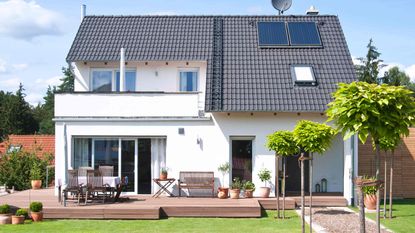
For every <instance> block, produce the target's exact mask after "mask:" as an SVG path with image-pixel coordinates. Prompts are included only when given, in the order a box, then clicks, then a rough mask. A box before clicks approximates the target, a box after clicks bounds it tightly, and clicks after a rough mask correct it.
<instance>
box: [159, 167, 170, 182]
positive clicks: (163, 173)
mask: <svg viewBox="0 0 415 233" xmlns="http://www.w3.org/2000/svg"><path fill="white" fill-rule="evenodd" d="M168 170H169V169H168V168H167V167H162V168H161V169H160V180H167V174H168Z"/></svg>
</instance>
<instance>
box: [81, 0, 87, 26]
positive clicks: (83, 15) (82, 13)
mask: <svg viewBox="0 0 415 233" xmlns="http://www.w3.org/2000/svg"><path fill="white" fill-rule="evenodd" d="M85 15H86V5H85V4H82V5H81V22H82V20H83V19H84V17H85Z"/></svg>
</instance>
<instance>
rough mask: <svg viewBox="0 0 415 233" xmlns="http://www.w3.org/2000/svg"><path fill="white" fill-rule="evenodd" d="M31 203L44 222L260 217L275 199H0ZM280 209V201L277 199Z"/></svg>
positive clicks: (329, 201) (290, 205)
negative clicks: (78, 201) (38, 203)
mask: <svg viewBox="0 0 415 233" xmlns="http://www.w3.org/2000/svg"><path fill="white" fill-rule="evenodd" d="M32 201H41V202H42V203H43V206H44V207H43V212H44V217H45V218H47V219H160V218H161V217H223V218H229V217H232V218H234V217H237V218H257V217H261V211H262V209H267V210H269V209H276V199H275V198H266V199H261V198H251V199H245V198H242V199H218V198H186V197H181V198H178V197H176V198H169V197H160V198H152V197H151V196H149V195H136V196H129V200H128V201H124V202H122V203H111V202H108V203H105V204H103V203H98V202H94V203H88V205H80V206H78V205H76V204H75V203H71V202H69V203H68V206H67V207H63V206H62V205H61V204H60V203H58V199H57V197H55V196H54V195H53V189H42V190H27V191H22V192H17V193H14V194H11V195H6V196H2V197H0V203H1V204H3V203H7V204H9V205H11V206H12V207H14V208H27V207H28V206H29V203H30V202H32ZM285 202H286V209H294V208H295V207H296V206H298V205H299V204H300V198H299V197H286V201H285ZM313 203H314V205H316V206H317V205H318V206H345V205H347V203H346V200H345V199H344V198H343V197H334V196H320V197H314V198H313ZM280 205H281V206H282V200H280Z"/></svg>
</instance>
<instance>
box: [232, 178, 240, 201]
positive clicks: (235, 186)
mask: <svg viewBox="0 0 415 233" xmlns="http://www.w3.org/2000/svg"><path fill="white" fill-rule="evenodd" d="M241 189H242V182H241V180H240V179H239V177H235V178H234V179H233V181H232V184H231V189H230V195H231V198H232V199H239V194H240V193H241Z"/></svg>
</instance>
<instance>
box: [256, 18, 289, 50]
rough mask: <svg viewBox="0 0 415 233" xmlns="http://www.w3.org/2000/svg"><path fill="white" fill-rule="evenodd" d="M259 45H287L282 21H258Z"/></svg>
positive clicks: (285, 31)
mask: <svg viewBox="0 0 415 233" xmlns="http://www.w3.org/2000/svg"><path fill="white" fill-rule="evenodd" d="M258 42H259V46H288V37H287V30H286V29H285V23H284V22H258Z"/></svg>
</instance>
